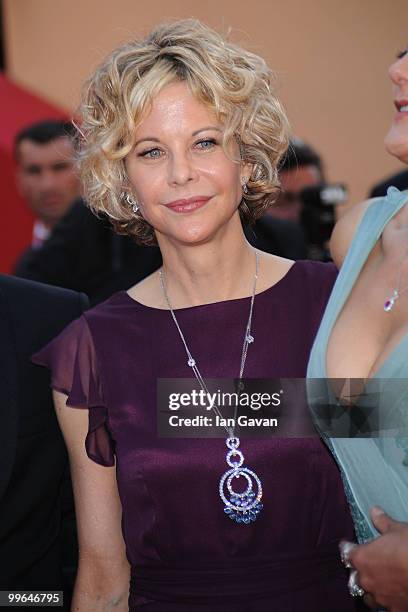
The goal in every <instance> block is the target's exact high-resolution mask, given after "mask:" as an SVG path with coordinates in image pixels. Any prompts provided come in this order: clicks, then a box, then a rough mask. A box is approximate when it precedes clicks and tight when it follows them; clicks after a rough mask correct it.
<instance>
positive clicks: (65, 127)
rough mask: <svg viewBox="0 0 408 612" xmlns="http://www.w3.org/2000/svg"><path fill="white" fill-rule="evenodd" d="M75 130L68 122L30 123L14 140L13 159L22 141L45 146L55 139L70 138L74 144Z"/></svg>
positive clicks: (50, 120) (47, 121) (51, 120)
mask: <svg viewBox="0 0 408 612" xmlns="http://www.w3.org/2000/svg"><path fill="white" fill-rule="evenodd" d="M75 136H76V129H75V127H74V125H73V124H72V123H71V122H70V121H59V120H54V119H49V120H46V121H39V122H37V123H32V124H31V125H28V126H27V127H25V128H23V129H22V130H21V131H20V132H19V133H18V134H17V136H16V137H15V139H14V157H15V158H16V159H17V157H18V147H19V145H20V143H21V142H22V141H23V140H31V141H32V142H35V143H36V144H47V143H48V142H51V141H52V140H56V139H57V138H65V137H68V138H71V139H72V141H73V142H74V138H75Z"/></svg>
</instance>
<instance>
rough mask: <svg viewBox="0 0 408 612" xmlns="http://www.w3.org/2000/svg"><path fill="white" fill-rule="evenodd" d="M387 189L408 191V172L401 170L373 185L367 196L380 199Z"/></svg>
mask: <svg viewBox="0 0 408 612" xmlns="http://www.w3.org/2000/svg"><path fill="white" fill-rule="evenodd" d="M388 187H397V188H398V189H399V190H400V191H404V190H405V189H408V170H402V172H398V173H397V174H393V175H392V176H389V177H388V178H386V179H385V180H383V181H381V183H377V185H374V187H373V188H372V189H371V191H370V194H369V195H370V198H382V197H383V196H385V194H386V193H387V189H388Z"/></svg>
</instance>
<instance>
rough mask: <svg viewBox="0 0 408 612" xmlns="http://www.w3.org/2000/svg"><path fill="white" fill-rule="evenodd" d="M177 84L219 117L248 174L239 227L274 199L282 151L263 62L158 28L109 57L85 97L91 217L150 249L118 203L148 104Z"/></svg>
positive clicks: (83, 167) (282, 121)
mask: <svg viewBox="0 0 408 612" xmlns="http://www.w3.org/2000/svg"><path fill="white" fill-rule="evenodd" d="M174 81H185V82H186V83H187V84H188V86H189V87H190V89H191V91H192V93H193V94H194V95H195V96H197V99H199V100H200V101H201V102H203V103H205V104H207V105H208V106H209V107H210V108H211V109H212V110H213V111H214V112H215V113H216V116H217V117H218V118H219V120H220V121H221V122H222V125H223V146H224V148H225V149H226V147H227V145H228V143H230V142H231V139H233V138H235V139H236V140H237V142H238V144H239V148H240V154H241V157H240V159H239V160H236V161H239V162H241V161H244V162H245V163H246V164H249V165H250V167H251V168H252V172H251V176H250V177H249V181H248V183H247V193H245V194H244V197H243V199H242V201H241V203H240V206H239V212H240V215H241V218H242V219H243V220H244V222H253V221H255V219H257V218H259V217H260V216H261V215H262V214H263V213H264V211H265V210H266V209H267V208H268V207H269V206H270V205H271V204H272V203H273V202H274V200H275V199H276V197H277V194H278V192H279V180H278V171H277V168H278V164H279V160H280V159H281V157H282V155H283V154H284V153H285V151H286V149H287V146H288V134H289V126H288V121H287V118H286V114H285V112H284V110H283V107H282V105H281V103H280V101H279V100H278V98H277V96H276V94H275V92H274V89H275V88H274V81H275V79H274V74H273V73H272V71H271V70H270V69H269V68H268V66H267V65H266V63H265V61H264V60H263V59H262V58H261V57H259V56H257V55H254V54H253V53H250V52H249V51H246V50H244V49H243V48H241V47H239V46H237V45H234V44H232V43H230V42H228V40H226V39H224V38H223V37H222V36H221V35H220V34H218V33H217V32H215V31H214V30H212V29H210V28H208V27H207V26H205V25H204V24H202V23H200V22H199V21H197V20H194V19H186V20H181V21H176V22H174V23H167V24H163V25H160V26H158V27H157V28H155V29H154V30H153V31H152V32H151V33H150V34H149V35H148V36H147V38H145V39H144V40H141V41H132V42H129V43H126V44H124V45H123V46H121V47H119V48H118V49H116V50H115V51H113V52H112V53H111V55H110V56H109V57H108V58H107V59H106V60H105V62H104V63H103V64H102V65H101V66H100V67H99V68H98V69H97V70H96V71H95V73H94V74H93V75H92V76H91V77H90V78H89V79H88V81H87V82H86V83H85V85H84V88H83V93H82V99H81V106H80V115H81V118H82V124H81V136H80V146H79V151H80V152H79V166H80V173H81V178H82V181H83V187H84V196H85V198H86V200H87V202H88V204H89V206H90V207H91V209H92V210H93V211H94V212H95V213H96V214H99V213H103V214H105V215H107V216H108V217H109V218H110V220H111V222H112V224H113V225H114V227H115V229H116V231H117V232H118V233H121V234H128V235H131V236H133V237H134V238H135V239H136V240H137V241H138V242H139V243H141V244H146V245H153V244H157V242H156V238H155V233H154V230H153V228H152V227H151V226H150V225H149V224H148V223H147V222H146V221H145V220H144V219H143V217H142V216H141V215H140V214H135V213H134V212H133V211H132V208H131V206H129V204H128V203H127V202H126V200H125V198H124V193H125V194H126V193H128V192H129V191H130V184H129V181H128V177H127V174H126V168H125V158H126V156H127V155H128V153H129V152H130V151H131V150H132V147H133V145H134V134H135V130H136V128H137V126H138V125H139V124H140V122H141V121H142V120H143V117H144V116H145V114H146V113H147V112H148V111H149V108H150V105H151V102H152V100H153V98H154V96H155V95H156V94H157V93H158V92H159V91H160V90H161V89H162V88H163V87H164V86H165V85H167V84H169V83H171V82H174Z"/></svg>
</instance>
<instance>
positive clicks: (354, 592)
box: [348, 570, 365, 597]
mask: <svg viewBox="0 0 408 612" xmlns="http://www.w3.org/2000/svg"><path fill="white" fill-rule="evenodd" d="M348 590H349V593H350V595H351V596H352V597H362V596H363V595H364V594H365V590H364V589H363V588H362V587H361V586H360V585H359V584H358V582H357V571H356V570H353V571H351V572H350V577H349V581H348Z"/></svg>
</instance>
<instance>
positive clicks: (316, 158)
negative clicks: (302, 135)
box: [279, 138, 324, 180]
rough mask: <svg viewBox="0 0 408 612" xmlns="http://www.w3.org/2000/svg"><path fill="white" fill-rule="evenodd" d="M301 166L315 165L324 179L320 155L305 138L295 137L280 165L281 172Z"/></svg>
mask: <svg viewBox="0 0 408 612" xmlns="http://www.w3.org/2000/svg"><path fill="white" fill-rule="evenodd" d="M301 166H315V167H316V168H317V169H318V170H319V172H320V175H321V177H322V180H324V168H323V162H322V159H321V157H320V155H319V154H318V153H317V152H316V151H315V150H314V149H313V148H312V147H311V146H310V145H308V144H306V143H305V142H303V140H300V139H299V138H293V139H291V140H290V143H289V148H288V150H287V151H286V154H285V156H284V157H283V159H282V162H281V164H280V166H279V172H283V171H287V170H295V169H296V168H300V167H301Z"/></svg>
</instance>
